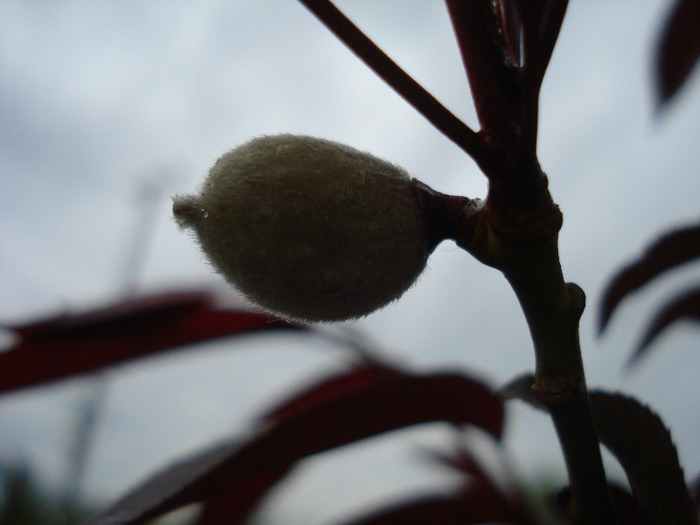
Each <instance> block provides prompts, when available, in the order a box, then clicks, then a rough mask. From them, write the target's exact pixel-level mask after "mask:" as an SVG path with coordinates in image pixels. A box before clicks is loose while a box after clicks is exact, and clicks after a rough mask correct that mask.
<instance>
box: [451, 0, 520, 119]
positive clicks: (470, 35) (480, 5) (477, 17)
mask: <svg viewBox="0 0 700 525" xmlns="http://www.w3.org/2000/svg"><path fill="white" fill-rule="evenodd" d="M447 9H448V11H449V13H450V18H451V20H452V26H453V28H454V31H455V35H456V36H457V42H458V44H459V49H460V52H461V54H462V61H463V62H464V67H465V69H466V71H467V77H468V78H469V86H470V88H471V91H472V97H473V99H474V106H475V107H476V112H477V115H478V117H479V122H481V126H482V128H483V129H484V130H488V131H495V132H500V133H503V132H505V131H506V130H509V129H510V128H511V127H512V125H513V124H514V123H516V122H517V118H516V115H517V111H518V109H519V107H518V103H519V101H520V86H519V83H518V78H517V66H516V64H513V62H512V58H511V56H510V53H509V50H508V45H507V44H506V41H505V38H504V35H503V28H502V26H501V17H500V14H499V13H498V12H497V10H496V8H495V6H494V3H493V2H492V1H491V0H473V1H469V2H464V1H462V0H447ZM514 31H515V30H514V29H513V28H510V30H509V31H508V36H510V35H512V34H513V33H514Z"/></svg>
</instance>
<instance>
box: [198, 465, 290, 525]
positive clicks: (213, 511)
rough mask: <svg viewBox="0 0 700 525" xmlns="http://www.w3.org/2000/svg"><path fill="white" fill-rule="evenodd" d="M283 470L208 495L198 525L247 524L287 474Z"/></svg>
mask: <svg viewBox="0 0 700 525" xmlns="http://www.w3.org/2000/svg"><path fill="white" fill-rule="evenodd" d="M287 472H288V471H287V470H281V471H279V472H275V473H272V474H268V473H266V474H263V475H260V476H251V477H250V478H248V479H246V480H243V481H242V482H239V483H233V484H231V485H229V486H226V488H225V489H223V490H221V489H219V490H213V491H211V492H209V493H207V499H206V502H205V505H204V510H203V511H202V513H201V515H200V516H199V519H198V520H197V525H239V524H243V523H246V520H247V519H248V518H249V517H250V514H251V513H252V511H254V510H255V508H256V507H257V505H258V504H259V503H260V500H261V499H262V498H263V497H264V496H265V495H266V494H267V493H268V491H269V490H270V489H271V488H272V487H273V486H274V485H275V484H277V482H278V481H280V480H281V479H282V478H283V477H284V476H285V475H286V474H287Z"/></svg>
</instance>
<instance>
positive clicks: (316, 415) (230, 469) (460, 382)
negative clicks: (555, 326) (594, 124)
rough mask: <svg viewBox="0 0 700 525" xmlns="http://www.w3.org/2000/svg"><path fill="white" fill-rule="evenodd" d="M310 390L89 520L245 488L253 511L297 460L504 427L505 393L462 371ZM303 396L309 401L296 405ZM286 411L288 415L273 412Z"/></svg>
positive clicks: (114, 520)
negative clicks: (403, 435) (424, 435)
mask: <svg viewBox="0 0 700 525" xmlns="http://www.w3.org/2000/svg"><path fill="white" fill-rule="evenodd" d="M341 375H342V376H345V377H347V376H348V374H341ZM350 375H351V374H350ZM323 383H326V384H328V381H324V382H323ZM309 391H317V392H319V391H323V389H319V388H318V386H317V385H314V386H312V387H310V388H308V389H306V390H304V391H303V392H300V393H299V394H297V395H295V396H294V397H293V400H292V401H291V402H290V404H291V406H295V410H294V411H292V412H291V413H289V414H288V415H287V417H283V418H278V419H277V420H275V419H270V418H267V419H265V420H263V422H262V425H261V427H260V428H259V429H258V431H257V432H255V433H253V435H252V436H251V438H250V439H248V440H247V441H245V442H243V443H241V444H240V446H236V445H235V444H232V443H228V444H224V445H222V446H219V447H216V448H214V449H211V450H210V451H208V452H206V453H204V454H198V455H197V456H195V457H194V458H192V459H188V460H185V461H184V462H181V463H179V464H177V465H175V466H174V467H170V468H168V469H166V470H165V471H164V472H162V473H161V474H158V475H156V476H154V477H153V478H151V479H150V480H148V481H146V482H145V483H144V484H142V485H141V486H139V487H137V488H136V489H135V490H134V491H132V493H131V494H130V495H128V496H127V497H126V498H124V499H123V500H121V501H120V502H118V503H116V504H115V505H114V506H113V507H112V508H111V509H109V510H107V511H106V512H105V513H103V514H101V515H100V516H97V517H96V518H93V519H92V520H91V521H89V522H88V524H86V525H108V524H109V525H119V524H122V525H126V524H136V523H142V522H143V521H145V520H146V519H150V518H152V517H155V516H158V515H161V514H163V513H166V512H170V511H172V510H174V509H176V508H179V507H180V506H183V505H186V504H188V503H192V502H193V501H202V500H207V499H209V498H210V495H211V494H220V495H222V496H221V497H222V498H223V497H224V496H223V495H224V494H236V493H239V492H242V493H243V494H247V495H250V494H253V496H254V497H250V498H249V500H246V501H243V502H242V503H241V504H240V507H241V508H242V509H243V510H244V511H247V510H248V509H249V508H250V507H251V505H252V503H254V502H256V501H257V498H259V497H260V496H261V495H262V492H263V491H265V490H267V488H268V487H270V486H271V485H272V483H274V482H275V481H276V480H278V479H280V478H281V477H282V476H283V475H284V474H285V473H286V472H287V470H288V469H290V468H291V467H292V466H293V465H294V464H295V463H296V462H297V461H298V460H300V459H302V458H304V457H306V456H309V455H312V454H316V453H319V452H323V451H326V450H329V449H332V448H335V447H339V446H342V445H346V444H349V443H353V442H356V441H359V440H362V439H365V438H368V437H372V436H375V435H377V434H380V433H383V432H388V431H391V430H395V429H399V428H402V427H406V426H410V425H415V424H418V423H424V422H428V421H447V422H451V423H455V424H473V425H477V426H479V427H481V428H482V429H484V430H486V431H487V432H489V433H491V434H492V435H494V436H495V437H500V434H501V430H502V424H503V408H502V406H501V403H500V400H499V398H498V397H497V396H496V395H495V394H493V393H492V392H490V391H489V390H488V389H487V388H486V387H485V386H483V385H482V384H480V383H478V382H476V381H474V380H472V379H469V378H467V377H465V376H462V375H458V374H434V375H413V374H407V373H401V372H399V371H398V370H397V371H396V373H394V374H378V375H377V378H376V379H375V380H374V381H370V382H368V383H367V384H366V385H365V386H363V387H359V386H358V385H352V388H350V389H349V391H348V392H347V393H346V394H345V395H336V394H334V395H322V396H319V397H318V398H317V399H315V400H313V399H312V398H309V396H308V392H309ZM299 399H306V400H308V401H309V402H304V403H303V404H300V405H299V404H296V402H295V401H296V400H299ZM312 401H316V402H312ZM287 405H289V404H288V403H285V404H283V405H282V406H287ZM280 413H286V412H285V410H282V409H275V410H273V411H271V414H280ZM251 484H252V485H251ZM218 498H219V496H216V499H215V500H211V501H212V503H211V504H212V506H213V507H212V508H214V509H216V508H220V507H219V505H223V502H222V500H219V499H218ZM231 505H234V504H233V503H231ZM211 512H213V511H211Z"/></svg>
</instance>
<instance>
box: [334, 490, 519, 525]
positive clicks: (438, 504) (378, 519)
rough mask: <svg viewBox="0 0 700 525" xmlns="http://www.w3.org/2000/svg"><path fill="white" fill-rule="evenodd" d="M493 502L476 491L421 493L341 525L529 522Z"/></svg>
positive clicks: (445, 524) (459, 524)
mask: <svg viewBox="0 0 700 525" xmlns="http://www.w3.org/2000/svg"><path fill="white" fill-rule="evenodd" d="M493 503H494V502H492V501H490V500H488V499H484V495H483V494H481V493H480V492H479V491H475V492H474V493H473V494H472V495H471V496H470V497H462V496H444V495H436V496H425V497H422V498H415V499H411V500H409V501H406V502H403V503H399V504H397V505H395V506H393V507H389V508H387V509H383V510H380V511H378V512H376V513H373V514H369V515H367V516H362V517H360V518H357V519H354V520H351V521H347V522H344V523H343V525H407V524H411V523H416V524H421V525H422V524H433V523H435V524H440V525H468V524H471V523H492V522H494V523H495V522H498V523H511V524H527V523H529V522H528V521H527V520H526V519H525V518H523V517H522V516H520V515H518V514H514V513H513V512H511V511H510V509H509V508H508V507H503V506H498V505H494V504H493Z"/></svg>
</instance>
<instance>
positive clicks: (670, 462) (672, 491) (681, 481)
mask: <svg viewBox="0 0 700 525" xmlns="http://www.w3.org/2000/svg"><path fill="white" fill-rule="evenodd" d="M590 400H591V411H592V413H593V420H594V422H595V427H596V431H597V432H598V436H599V438H600V440H601V442H602V443H603V444H604V445H605V446H606V447H607V448H608V449H609V450H610V451H611V452H612V453H613V455H614V456H615V457H616V458H617V460H618V461H619V462H620V464H621V465H622V467H623V468H624V470H625V473H626V474H627V479H628V480H629V483H630V486H631V487H632V491H633V493H634V495H635V498H636V500H637V501H638V503H639V505H640V507H641V508H642V509H643V510H644V511H645V513H646V514H648V515H649V516H651V517H652V519H653V520H654V523H659V524H663V525H666V524H668V525H686V524H687V525H696V524H697V515H696V514H695V509H694V506H693V502H692V500H691V498H690V494H689V493H688V489H687V487H686V484H685V478H684V476H683V469H682V468H681V467H680V465H679V462H678V454H677V452H676V447H675V445H674V444H673V441H672V440H671V434H670V432H669V431H668V429H667V428H666V426H665V425H664V424H663V422H662V421H661V419H660V418H659V417H658V416H657V415H656V414H655V413H653V412H652V411H651V410H650V409H649V408H648V407H646V406H644V405H642V404H640V403H639V402H638V401H636V400H635V399H632V398H630V397H626V396H623V395H621V394H611V393H607V392H602V391H595V392H591V393H590Z"/></svg>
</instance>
